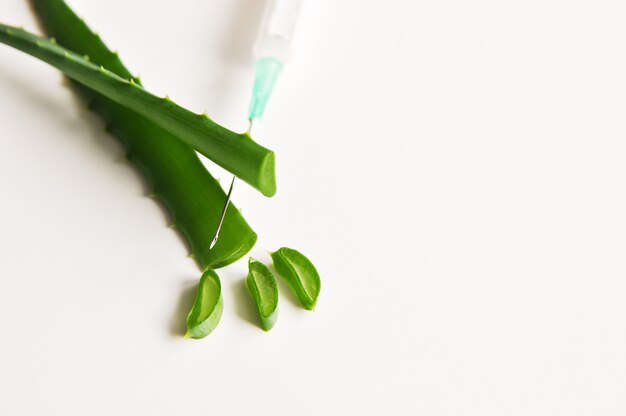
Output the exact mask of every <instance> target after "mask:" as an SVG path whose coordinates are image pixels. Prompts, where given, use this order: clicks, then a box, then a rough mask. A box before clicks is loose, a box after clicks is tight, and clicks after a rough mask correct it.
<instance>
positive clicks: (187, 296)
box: [170, 279, 198, 337]
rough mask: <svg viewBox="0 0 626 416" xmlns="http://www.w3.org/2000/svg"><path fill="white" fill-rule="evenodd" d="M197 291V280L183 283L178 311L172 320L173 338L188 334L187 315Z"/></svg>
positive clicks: (175, 311) (177, 306)
mask: <svg viewBox="0 0 626 416" xmlns="http://www.w3.org/2000/svg"><path fill="white" fill-rule="evenodd" d="M197 290H198V280H197V279H196V280H186V281H185V282H183V284H182V288H181V291H180V295H179V296H178V303H177V304H176V309H175V310H174V314H173V315H172V319H171V320H170V334H171V335H172V336H175V337H182V336H184V335H185V332H187V315H188V314H189V311H190V310H191V306H192V305H193V301H194V300H195V298H196V292H197Z"/></svg>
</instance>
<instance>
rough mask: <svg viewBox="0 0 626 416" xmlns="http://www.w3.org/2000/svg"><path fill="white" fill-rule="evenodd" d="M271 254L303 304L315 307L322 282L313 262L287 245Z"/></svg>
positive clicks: (278, 268)
mask: <svg viewBox="0 0 626 416" xmlns="http://www.w3.org/2000/svg"><path fill="white" fill-rule="evenodd" d="M271 255H272V260H273V261H274V267H275V268H276V271H277V272H278V274H279V275H281V276H282V277H283V278H284V279H285V280H286V281H287V283H288V284H289V286H290V287H291V289H292V290H293V291H294V293H295V294H296V296H297V297H298V299H299V300H300V302H301V303H302V306H304V307H305V308H306V309H311V310H312V309H314V308H315V303H316V302H317V297H318V295H319V293H320V288H321V283H320V275H319V273H318V272H317V270H316V269H315V266H313V263H311V261H310V260H309V259H308V258H306V257H305V256H304V255H303V254H302V253H300V252H299V251H296V250H293V249H291V248H287V247H283V248H281V249H279V250H278V251H276V252H274V253H271Z"/></svg>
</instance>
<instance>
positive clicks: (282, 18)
mask: <svg viewBox="0 0 626 416" xmlns="http://www.w3.org/2000/svg"><path fill="white" fill-rule="evenodd" d="M301 6H302V0H269V1H268V4H267V8H266V10H265V16H264V18H263V21H262V23H261V29H260V31H259V35H258V38H257V40H256V42H255V44H254V57H255V59H256V62H255V64H254V73H255V74H254V86H253V89H252V99H251V100H250V107H249V109H248V121H249V125H248V132H247V133H248V134H251V132H252V126H253V124H254V122H255V121H256V120H259V119H261V118H262V117H263V114H264V113H265V106H266V105H267V102H268V100H269V98H270V96H271V95H272V91H273V90H274V85H275V84H276V80H277V79H278V76H279V75H280V73H281V72H282V70H283V67H284V66H285V64H287V63H288V62H289V61H290V60H291V54H292V46H291V45H292V40H293V36H294V33H295V29H296V23H297V20H298V16H299V15H300V8H301ZM236 179H237V178H236V177H235V176H233V179H232V181H231V182H230V187H229V188H228V194H227V195H226V202H225V203H224V208H222V214H221V216H220V220H219V223H218V225H217V229H216V230H215V236H214V237H213V240H212V241H211V245H210V246H209V250H210V249H212V248H213V247H214V246H215V244H216V243H217V240H218V238H219V235H220V230H221V229H222V224H223V222H224V218H225V217H226V211H227V210H228V205H229V204H230V199H231V197H232V194H233V188H234V187H235V181H236Z"/></svg>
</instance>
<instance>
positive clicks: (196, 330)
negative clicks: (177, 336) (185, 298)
mask: <svg viewBox="0 0 626 416" xmlns="http://www.w3.org/2000/svg"><path fill="white" fill-rule="evenodd" d="M222 308H223V301H222V285H221V283H220V278H219V277H218V276H217V273H215V271H213V270H211V269H207V270H206V271H205V272H204V274H203V275H202V277H201V278H200V283H199V284H198V292H197V293H196V300H195V301H194V303H193V306H192V308H191V311H190V312H189V316H187V333H186V334H185V337H187V338H195V339H200V338H204V337H206V336H207V335H209V334H210V333H211V332H212V331H213V330H214V329H215V327H216V326H217V324H218V323H219V322H220V318H221V317H222Z"/></svg>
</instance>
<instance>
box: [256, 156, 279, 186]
mask: <svg viewBox="0 0 626 416" xmlns="http://www.w3.org/2000/svg"><path fill="white" fill-rule="evenodd" d="M275 169H276V158H275V156H274V152H269V153H268V154H267V156H265V158H264V159H263V163H262V164H261V175H260V184H259V190H260V191H261V193H262V194H263V195H265V196H267V197H272V196H274V195H276V170H275Z"/></svg>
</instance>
